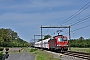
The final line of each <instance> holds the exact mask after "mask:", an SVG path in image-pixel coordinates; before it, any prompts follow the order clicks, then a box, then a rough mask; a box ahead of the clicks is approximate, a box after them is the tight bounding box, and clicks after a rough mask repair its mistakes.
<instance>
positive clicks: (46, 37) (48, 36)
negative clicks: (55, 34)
mask: <svg viewBox="0 0 90 60" xmlns="http://www.w3.org/2000/svg"><path fill="white" fill-rule="evenodd" d="M48 38H51V36H50V35H45V36H44V39H39V40H38V41H42V40H45V39H48Z"/></svg>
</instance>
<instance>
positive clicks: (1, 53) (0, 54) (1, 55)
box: [0, 52, 3, 60]
mask: <svg viewBox="0 0 90 60" xmlns="http://www.w3.org/2000/svg"><path fill="white" fill-rule="evenodd" d="M2 57H3V52H0V60H2Z"/></svg>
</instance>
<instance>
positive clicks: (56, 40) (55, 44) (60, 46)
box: [48, 35, 68, 51]
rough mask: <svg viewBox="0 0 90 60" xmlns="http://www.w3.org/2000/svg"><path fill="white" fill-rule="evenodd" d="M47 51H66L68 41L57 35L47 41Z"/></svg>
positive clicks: (64, 37)
mask: <svg viewBox="0 0 90 60" xmlns="http://www.w3.org/2000/svg"><path fill="white" fill-rule="evenodd" d="M48 44H49V49H51V50H57V51H67V50H68V39H67V37H66V36H63V35H58V36H55V37H53V39H50V40H49V41H48Z"/></svg>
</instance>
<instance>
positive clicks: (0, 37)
mask: <svg viewBox="0 0 90 60" xmlns="http://www.w3.org/2000/svg"><path fill="white" fill-rule="evenodd" d="M27 45H28V46H29V43H28V42H26V41H24V40H23V39H21V38H19V36H18V33H17V32H15V31H13V30H11V29H5V28H1V29H0V46H2V47H26V46H27Z"/></svg>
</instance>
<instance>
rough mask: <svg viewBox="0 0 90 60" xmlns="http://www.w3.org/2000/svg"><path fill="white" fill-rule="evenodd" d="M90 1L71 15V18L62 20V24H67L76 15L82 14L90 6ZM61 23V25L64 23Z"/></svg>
mask: <svg viewBox="0 0 90 60" xmlns="http://www.w3.org/2000/svg"><path fill="white" fill-rule="evenodd" d="M89 3H90V1H89V2H88V3H86V4H85V5H84V6H83V7H82V8H80V9H79V10H78V11H77V12H75V13H74V14H73V15H71V16H70V17H69V18H67V19H65V20H64V21H62V22H61V23H62V24H65V23H67V22H69V21H70V20H72V19H73V18H75V17H76V16H78V15H79V14H81V13H82V12H83V11H84V10H86V9H87V8H88V7H90V5H88V4H89ZM62 24H60V25H62Z"/></svg>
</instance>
